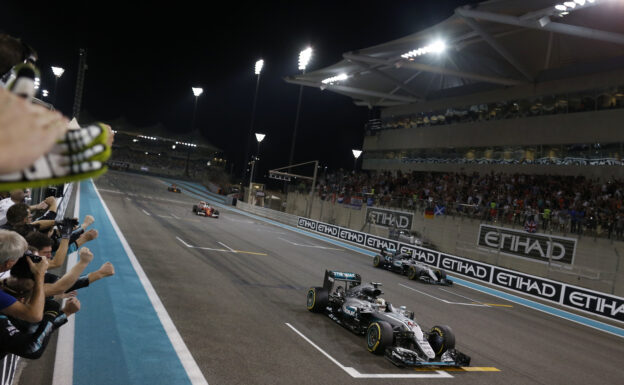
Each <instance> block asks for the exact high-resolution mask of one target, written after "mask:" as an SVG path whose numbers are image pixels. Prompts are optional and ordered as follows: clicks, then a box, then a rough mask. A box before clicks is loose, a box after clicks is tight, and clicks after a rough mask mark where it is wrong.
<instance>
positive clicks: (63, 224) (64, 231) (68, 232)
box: [56, 218, 76, 239]
mask: <svg viewBox="0 0 624 385" xmlns="http://www.w3.org/2000/svg"><path fill="white" fill-rule="evenodd" d="M56 225H57V226H58V228H59V232H60V233H61V238H62V239H70V238H71V236H72V233H73V232H74V226H75V225H76V221H73V220H71V219H70V218H65V219H63V220H62V221H59V222H56Z"/></svg>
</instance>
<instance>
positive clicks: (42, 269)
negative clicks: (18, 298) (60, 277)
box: [26, 258, 48, 283]
mask: <svg viewBox="0 0 624 385" xmlns="http://www.w3.org/2000/svg"><path fill="white" fill-rule="evenodd" d="M26 262H28V265H29V266H30V271H31V272H32V273H33V275H34V276H35V283H36V282H37V281H40V282H42V283H43V277H44V276H45V273H46V271H47V270H48V259H47V258H41V261H40V262H39V263H34V262H33V261H32V260H31V259H30V258H26Z"/></svg>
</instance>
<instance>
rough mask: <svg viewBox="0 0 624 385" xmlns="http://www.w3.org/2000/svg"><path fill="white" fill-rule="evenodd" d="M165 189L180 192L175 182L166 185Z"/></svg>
mask: <svg viewBox="0 0 624 385" xmlns="http://www.w3.org/2000/svg"><path fill="white" fill-rule="evenodd" d="M167 191H169V192H175V193H181V192H182V189H181V188H179V187H178V186H177V185H176V184H175V183H174V184H172V185H171V186H169V187H167Z"/></svg>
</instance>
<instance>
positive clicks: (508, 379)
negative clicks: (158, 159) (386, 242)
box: [95, 171, 624, 385]
mask: <svg viewBox="0 0 624 385" xmlns="http://www.w3.org/2000/svg"><path fill="white" fill-rule="evenodd" d="M95 184H96V186H97V188H98V190H99V192H100V194H101V196H102V198H103V199H104V201H105V202H106V204H107V206H108V208H109V209H110V211H111V213H112V215H113V217H114V218H115V220H116V222H117V224H118V225H119V227H120V229H121V231H122V232H123V234H124V236H125V237H126V239H127V240H128V243H129V245H130V247H131V248H132V250H133V251H134V253H135V254H136V257H137V259H138V261H139V262H140V264H141V265H142V267H143V269H144V270H145V272H146V274H147V276H148V278H149V279H150V281H151V283H152V285H153V286H154V288H155V290H156V292H157V294H158V296H159V297H160V299H161V300H162V302H163V304H164V306H165V308H166V310H167V311H168V313H169V315H170V316H171V318H172V320H173V322H174V324H175V326H176V327H177V329H178V331H179V333H180V334H181V336H182V338H183V340H184V342H185V343H186V345H187V346H188V348H189V350H190V352H191V354H192V355H193V357H194V359H195V361H196V362H197V364H198V366H199V368H200V369H201V371H202V373H203V375H204V377H205V378H206V380H207V381H208V383H209V384H360V383H366V384H387V383H399V384H405V383H421V384H454V383H462V384H506V385H511V384H570V385H574V384H579V385H587V384H615V383H621V381H622V379H623V378H624V368H623V367H622V362H623V360H624V341H623V340H622V338H620V337H616V336H613V335H610V334H607V333H604V332H601V331H598V330H594V329H591V328H588V327H586V326H583V325H579V324H576V323H572V322H570V321H568V320H564V319H560V318H557V317H554V316H550V315H547V314H544V313H541V312H538V311H536V310H533V309H530V308H526V307H523V306H519V305H517V304H514V303H511V302H507V301H505V300H502V299H499V298H496V297H492V296H490V295H488V294H485V293H480V292H477V291H473V290H471V289H469V288H467V287H462V286H458V285H455V286H453V287H438V286H430V285H426V284H424V283H420V282H414V281H409V280H407V279H406V278H405V277H403V276H400V275H397V274H393V273H391V272H388V271H384V270H379V269H375V268H374V267H373V266H372V260H371V258H370V257H369V256H366V255H362V254H359V253H356V252H353V251H351V250H348V249H344V248H341V247H339V246H336V245H333V244H330V243H325V242H323V241H320V240H317V239H313V238H310V237H307V236H305V235H302V234H299V233H296V232H292V231H289V230H287V229H283V228H280V227H276V226H273V225H270V224H267V223H264V222H262V221H260V220H257V219H253V218H250V217H248V216H244V215H241V214H238V213H235V212H233V211H229V210H227V209H221V210H220V211H221V217H220V218H219V219H214V218H204V217H198V216H195V215H194V214H193V213H192V212H191V207H192V205H193V204H195V203H196V198H193V197H190V196H187V195H186V194H185V192H186V191H183V193H182V194H176V193H170V192H168V191H167V184H166V183H165V182H163V181H162V180H159V179H158V178H154V177H148V176H142V175H136V174H126V173H120V172H113V171H111V172H108V173H107V174H106V175H104V176H103V177H101V178H99V179H98V180H96V182H95ZM182 188H183V190H186V189H185V187H184V186H182ZM148 214H149V215H148ZM189 246H192V247H189ZM232 250H235V251H236V252H233V251H232ZM325 269H333V270H339V271H348V272H357V273H359V274H361V275H362V279H363V280H364V281H367V282H370V281H374V282H382V283H383V287H382V289H383V291H384V292H385V294H384V298H386V300H387V301H389V302H391V303H393V304H394V305H395V306H397V305H405V306H407V308H408V309H409V310H413V311H415V313H416V320H417V321H418V322H419V323H420V325H421V326H423V327H424V328H429V327H431V326H433V325H436V324H446V325H449V326H451V328H452V329H453V331H454V332H455V335H456V339H457V348H458V350H460V351H462V352H464V353H466V354H468V355H469V356H471V357H472V364H471V366H472V367H474V368H476V371H444V370H441V371H437V370H426V371H416V370H414V369H400V368H396V367H394V366H393V365H392V364H391V363H390V362H389V361H387V360H386V359H384V358H383V357H378V356H374V355H372V354H370V353H369V352H368V351H367V350H366V345H365V341H364V337H361V336H356V335H354V334H352V333H350V332H349V331H347V330H346V329H344V328H342V327H340V326H338V325H337V324H335V323H334V322H332V321H331V320H330V319H329V318H327V317H325V316H322V315H319V314H312V313H310V312H308V311H307V309H306V306H305V299H306V291H307V289H308V288H309V287H310V286H321V285H322V280H323V273H324V271H325ZM484 304H489V305H484ZM620 326H621V325H620ZM304 336H305V337H306V338H307V339H306V338H304ZM310 342H313V343H314V344H315V345H316V346H317V347H318V349H317V348H316V347H314V346H313V345H312V344H311V343H310ZM319 349H321V350H323V351H324V352H325V353H326V354H327V355H329V356H331V358H332V359H333V360H332V359H330V358H329V357H328V356H327V355H325V354H323V353H322V352H321V351H320V350H319ZM345 368H353V369H354V370H351V369H345ZM493 368H495V369H496V370H495V371H494V369H493ZM349 371H350V372H351V373H355V372H356V371H357V373H360V374H361V375H370V376H368V377H367V376H364V377H363V378H356V377H353V376H352V375H350V374H349V373H348V372H349ZM389 374H397V375H418V376H421V377H414V378H393V379H388V378H374V376H373V375H389ZM369 377H373V378H369Z"/></svg>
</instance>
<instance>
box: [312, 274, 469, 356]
mask: <svg viewBox="0 0 624 385" xmlns="http://www.w3.org/2000/svg"><path fill="white" fill-rule="evenodd" d="M379 286H381V284H380V283H374V282H371V283H369V284H362V279H361V277H360V275H359V274H355V273H345V272H338V271H329V270H326V271H325V279H324V281H323V287H312V288H310V289H309V290H308V295H307V308H308V310H309V311H311V312H315V313H324V314H326V315H328V316H329V318H331V319H332V320H334V321H335V322H336V323H338V324H340V325H342V326H344V327H345V328H347V329H349V330H351V331H352V332H353V333H355V334H360V335H365V336H366V347H367V348H368V351H370V352H371V353H374V354H379V355H381V354H383V355H385V357H386V358H387V359H389V360H390V361H391V362H392V363H393V364H395V365H397V366H399V367H403V366H468V365H470V357H469V356H467V355H465V354H463V353H461V352H459V351H457V350H455V336H454V335H453V331H452V330H451V328H450V327H448V326H445V325H440V326H434V327H432V328H431V329H430V330H429V331H423V330H422V329H421V328H420V326H419V325H418V323H417V322H416V320H415V319H414V312H408V311H407V309H406V308H405V306H401V307H399V308H396V307H394V306H393V305H392V304H391V303H388V302H386V301H385V300H384V299H383V298H381V297H380V296H381V294H383V293H382V291H381V290H380V289H379Z"/></svg>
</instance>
